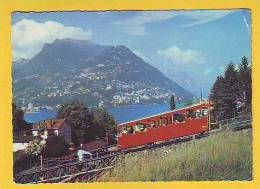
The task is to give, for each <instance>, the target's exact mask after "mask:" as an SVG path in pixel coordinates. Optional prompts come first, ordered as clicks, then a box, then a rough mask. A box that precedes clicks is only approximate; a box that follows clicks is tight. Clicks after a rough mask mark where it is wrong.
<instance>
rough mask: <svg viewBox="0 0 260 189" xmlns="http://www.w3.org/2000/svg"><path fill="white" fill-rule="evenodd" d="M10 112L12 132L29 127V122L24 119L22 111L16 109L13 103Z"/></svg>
mask: <svg viewBox="0 0 260 189" xmlns="http://www.w3.org/2000/svg"><path fill="white" fill-rule="evenodd" d="M12 114H13V120H12V124H13V132H19V131H22V130H28V129H30V127H29V124H28V123H27V122H26V121H25V120H24V112H23V111H22V110H21V109H18V108H17V106H16V105H15V104H14V103H13V104H12Z"/></svg>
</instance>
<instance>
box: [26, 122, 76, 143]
mask: <svg viewBox="0 0 260 189" xmlns="http://www.w3.org/2000/svg"><path fill="white" fill-rule="evenodd" d="M31 130H32V134H33V136H40V137H41V138H43V139H47V138H48V137H49V136H52V135H56V136H61V137H64V139H65V141H66V142H67V143H71V126H70V125H69V123H68V122H67V121H66V119H48V120H43V121H41V122H38V123H35V124H33V126H32V129H31Z"/></svg>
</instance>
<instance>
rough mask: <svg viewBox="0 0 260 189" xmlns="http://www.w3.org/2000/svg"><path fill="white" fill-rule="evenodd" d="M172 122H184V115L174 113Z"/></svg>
mask: <svg viewBox="0 0 260 189" xmlns="http://www.w3.org/2000/svg"><path fill="white" fill-rule="evenodd" d="M173 121H176V122H179V123H181V122H184V121H185V114H179V113H174V114H173Z"/></svg>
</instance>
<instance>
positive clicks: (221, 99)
mask: <svg viewBox="0 0 260 189" xmlns="http://www.w3.org/2000/svg"><path fill="white" fill-rule="evenodd" d="M251 96H252V78H251V68H250V66H249V64H248V60H247V58H246V57H243V58H242V60H241V63H240V65H239V68H238V69H236V68H235V65H234V64H233V63H232V62H231V63H230V64H228V65H227V67H226V69H225V73H224V76H218V77H217V79H216V81H215V83H214V85H213V86H212V89H211V92H210V96H209V98H210V100H211V101H212V102H213V104H214V110H213V112H212V113H213V116H214V117H215V119H217V120H221V119H227V118H231V117H233V116H237V115H238V108H237V103H238V102H241V101H245V103H246V105H247V107H248V108H247V111H248V110H249V109H250V110H251V98H252V97H251ZM243 99H244V100H243Z"/></svg>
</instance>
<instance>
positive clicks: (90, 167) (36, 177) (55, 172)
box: [14, 119, 252, 184]
mask: <svg viewBox="0 0 260 189" xmlns="http://www.w3.org/2000/svg"><path fill="white" fill-rule="evenodd" d="M233 120H235V121H236V123H235V124H233V123H232V122H230V121H228V122H227V123H228V124H229V129H230V130H232V131H239V130H243V129H248V128H251V125H252V124H251V122H252V119H250V120H249V119H247V120H241V121H238V120H239V119H233ZM234 125H236V126H234ZM225 126H226V127H225ZM223 128H224V129H227V125H224V124H222V125H221V129H216V130H211V131H209V132H208V133H206V134H197V135H190V136H185V137H181V138H177V139H173V140H169V141H164V142H159V143H154V144H149V145H144V146H141V147H138V148H130V149H125V150H121V151H115V152H111V151H109V149H111V148H113V147H115V146H109V147H105V148H100V149H97V150H95V151H92V153H93V156H92V158H91V159H88V160H85V161H75V162H69V163H64V164H60V165H55V166H52V167H47V168H44V169H42V170H36V171H31V172H28V173H18V174H15V175H14V181H15V182H16V183H22V184H25V183H57V182H61V183H65V182H79V181H85V182H88V181H95V180H96V179H97V178H98V177H99V175H100V174H102V173H103V172H104V171H106V170H109V169H111V168H113V166H114V164H115V163H116V161H117V158H118V157H119V156H120V155H124V154H127V153H134V152H139V151H142V150H147V149H155V148H160V147H163V146H168V145H177V144H180V143H184V142H188V141H191V140H193V139H201V138H204V137H207V136H209V135H212V134H216V133H219V132H222V131H223V130H224V129H223Z"/></svg>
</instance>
